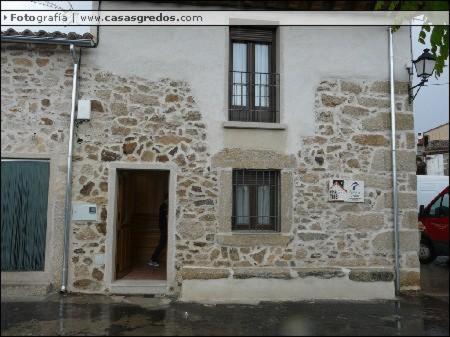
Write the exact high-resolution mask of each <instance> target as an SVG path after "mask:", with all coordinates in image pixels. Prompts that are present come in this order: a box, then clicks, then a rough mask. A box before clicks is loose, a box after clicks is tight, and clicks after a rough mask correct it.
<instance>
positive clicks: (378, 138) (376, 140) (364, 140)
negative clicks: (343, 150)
mask: <svg viewBox="0 0 450 337" xmlns="http://www.w3.org/2000/svg"><path fill="white" fill-rule="evenodd" d="M352 140H353V141H354V142H355V143H357V144H360V145H367V146H388V145H389V144H390V140H389V139H387V138H386V137H385V136H383V135H355V136H353V137H352Z"/></svg>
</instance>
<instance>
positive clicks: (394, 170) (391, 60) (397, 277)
mask: <svg viewBox="0 0 450 337" xmlns="http://www.w3.org/2000/svg"><path fill="white" fill-rule="evenodd" d="M389 77H390V78H389V82H390V89H391V138H392V140H391V145H392V148H391V153H392V193H393V196H392V208H393V212H394V214H393V215H394V255H395V294H396V295H398V294H399V292H400V258H399V246H400V242H399V227H398V188H397V158H396V147H397V146H396V134H395V130H396V127H395V83H394V48H393V43H392V27H389Z"/></svg>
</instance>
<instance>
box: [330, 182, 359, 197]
mask: <svg viewBox="0 0 450 337" xmlns="http://www.w3.org/2000/svg"><path fill="white" fill-rule="evenodd" d="M328 195H329V197H328V201H344V202H364V181H361V180H348V179H332V180H330V183H329V186H328Z"/></svg>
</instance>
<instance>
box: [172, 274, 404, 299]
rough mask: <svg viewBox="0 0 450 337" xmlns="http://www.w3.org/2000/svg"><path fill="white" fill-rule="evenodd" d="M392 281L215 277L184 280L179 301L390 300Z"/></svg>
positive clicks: (393, 289)
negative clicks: (215, 278)
mask: <svg viewBox="0 0 450 337" xmlns="http://www.w3.org/2000/svg"><path fill="white" fill-rule="evenodd" d="M394 298H395V287H394V282H393V281H392V282H355V281H351V280H349V279H319V278H305V279H291V280H280V279H260V278H253V279H246V280H236V279H217V280H185V281H183V285H182V289H181V298H180V300H181V301H182V302H201V303H251V304H254V303H258V302H261V301H302V300H324V299H333V300H374V299H394Z"/></svg>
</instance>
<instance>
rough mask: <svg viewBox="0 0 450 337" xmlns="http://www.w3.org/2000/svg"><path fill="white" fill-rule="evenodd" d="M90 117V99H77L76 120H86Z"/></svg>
mask: <svg viewBox="0 0 450 337" xmlns="http://www.w3.org/2000/svg"><path fill="white" fill-rule="evenodd" d="M90 119H91V100H90V99H79V100H78V109H77V120H81V121H87V120H90Z"/></svg>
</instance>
